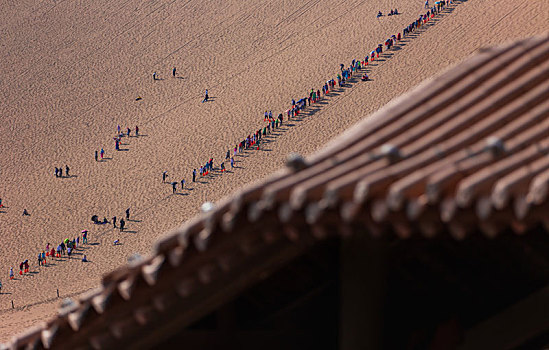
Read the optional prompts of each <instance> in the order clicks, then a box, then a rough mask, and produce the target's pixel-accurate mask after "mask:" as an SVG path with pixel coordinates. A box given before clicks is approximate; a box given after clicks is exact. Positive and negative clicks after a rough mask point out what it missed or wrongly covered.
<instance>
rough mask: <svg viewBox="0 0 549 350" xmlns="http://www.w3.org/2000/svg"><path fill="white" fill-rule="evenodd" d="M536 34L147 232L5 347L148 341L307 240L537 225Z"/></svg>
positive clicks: (547, 91)
mask: <svg viewBox="0 0 549 350" xmlns="http://www.w3.org/2000/svg"><path fill="white" fill-rule="evenodd" d="M547 135H549V37H548V36H547V35H545V36H543V37H535V38H530V39H527V40H523V41H520V42H517V43H513V44H511V45H508V46H504V47H497V48H489V49H484V50H482V51H481V52H479V53H478V54H477V55H475V56H474V57H472V58H470V59H469V60H467V61H466V62H464V63H462V64H460V65H459V66H457V67H455V68H452V69H450V70H449V71H447V72H445V73H444V74H442V75H440V76H438V77H436V78H433V79H429V80H427V81H425V82H423V83H422V84H421V85H419V86H418V87H416V88H415V89H413V90H412V91H411V92H409V93H407V94H406V95H404V96H402V97H400V98H398V99H396V100H394V101H392V102H391V103H389V104H388V105H387V106H386V107H384V108H382V109H381V110H379V111H378V112H376V113H375V114H374V115H372V116H370V117H368V118H366V119H365V120H364V121H362V122H361V123H359V124H358V125H356V126H355V127H353V128H352V129H350V130H348V131H347V132H345V133H344V134H343V135H342V136H341V137H339V138H337V139H335V140H333V141H332V142H331V143H330V144H329V145H328V146H327V147H326V148H325V149H323V150H322V151H320V152H318V153H317V154H315V155H313V156H312V157H310V158H309V159H308V160H306V161H305V160H303V159H301V158H300V157H297V156H296V157H293V158H291V159H289V161H288V167H287V168H285V169H283V170H281V171H279V172H278V173H276V174H274V175H273V176H272V177H271V178H269V179H267V180H265V181H263V182H261V183H258V184H256V185H253V186H251V187H248V188H245V189H243V190H241V191H239V192H237V193H236V194H235V195H234V196H233V197H231V198H228V199H226V200H224V201H222V202H220V203H218V204H216V205H215V206H214V207H213V209H211V210H209V211H207V212H205V213H203V214H202V215H201V216H199V217H197V218H195V219H193V220H191V221H189V222H187V223H186V224H185V225H184V226H183V227H182V228H180V229H178V230H176V232H173V233H172V234H170V235H169V236H167V237H166V238H164V239H162V240H160V241H159V242H158V243H157V244H156V246H155V248H154V252H153V255H152V257H151V258H148V259H146V260H138V261H134V262H132V263H130V264H129V265H127V266H125V267H122V268H120V269H118V270H115V271H113V272H111V273H109V274H107V275H106V276H105V277H104V278H103V283H102V286H101V287H100V288H98V289H97V290H94V291H92V292H90V293H88V294H87V295H84V296H81V297H80V298H79V299H78V300H75V301H72V302H67V303H66V305H65V306H63V307H62V308H61V309H60V313H59V315H58V316H57V317H55V318H53V319H51V320H49V321H48V322H46V323H44V324H41V325H39V326H37V327H35V328H32V329H29V330H28V331H27V332H25V333H24V334H21V335H19V336H17V337H15V338H14V339H13V341H12V342H11V343H10V344H9V346H10V347H11V348H14V349H18V348H24V347H27V346H29V347H35V348H49V347H52V346H54V345H55V346H56V347H58V348H65V347H66V348H73V349H74V348H80V347H86V348H88V347H92V348H96V349H102V348H112V347H114V346H116V345H119V344H124V346H125V347H129V346H131V345H132V344H134V345H136V344H138V345H140V346H146V345H147V344H153V342H154V337H155V329H156V328H155V327H156V326H158V325H161V326H162V328H163V330H164V331H166V330H168V331H169V330H170V329H171V330H174V329H177V327H181V326H182V325H187V324H190V323H191V322H192V321H194V320H196V319H198V318H199V317H201V316H203V315H204V314H205V312H208V310H209V311H211V310H212V309H213V308H215V307H216V306H217V305H220V304H221V303H222V302H223V301H225V300H227V299H229V298H231V297H232V296H234V295H236V294H238V293H239V292H240V291H242V290H243V289H245V288H247V287H248V286H250V285H251V284H253V283H255V282H257V281H258V280H260V279H262V278H264V277H265V276H266V274H268V271H270V270H272V269H275V268H277V266H280V265H281V264H282V263H284V262H285V261H287V260H289V259H291V258H292V257H294V256H296V255H298V254H300V252H301V251H303V250H304V249H306V247H307V246H309V245H311V244H313V243H314V242H315V240H316V239H321V238H324V237H326V236H328V235H330V234H334V233H341V234H343V235H347V234H352V233H353V232H356V230H364V227H366V228H367V230H368V232H370V233H371V234H373V235H380V234H383V233H385V232H395V233H396V234H397V235H398V236H400V237H408V236H410V235H412V234H419V235H424V236H426V237H432V236H436V235H437V234H445V233H446V232H449V233H450V234H452V235H453V236H454V237H455V238H456V239H463V238H464V237H466V236H467V235H468V234H471V233H473V232H475V231H478V229H479V228H480V231H481V232H484V234H486V235H488V236H490V237H493V236H494V235H497V234H498V233H499V232H501V230H503V229H506V230H508V229H512V230H514V231H515V232H517V233H519V234H520V233H523V232H525V231H526V230H527V229H528V228H529V227H532V226H533V225H539V224H540V223H542V224H545V225H548V224H549V219H548V217H547V215H546V213H547V210H548V209H549V204H548V201H547V193H548V190H549V187H548V186H549V185H548V183H549V158H548V157H547V154H548V153H549V138H548V137H547Z"/></svg>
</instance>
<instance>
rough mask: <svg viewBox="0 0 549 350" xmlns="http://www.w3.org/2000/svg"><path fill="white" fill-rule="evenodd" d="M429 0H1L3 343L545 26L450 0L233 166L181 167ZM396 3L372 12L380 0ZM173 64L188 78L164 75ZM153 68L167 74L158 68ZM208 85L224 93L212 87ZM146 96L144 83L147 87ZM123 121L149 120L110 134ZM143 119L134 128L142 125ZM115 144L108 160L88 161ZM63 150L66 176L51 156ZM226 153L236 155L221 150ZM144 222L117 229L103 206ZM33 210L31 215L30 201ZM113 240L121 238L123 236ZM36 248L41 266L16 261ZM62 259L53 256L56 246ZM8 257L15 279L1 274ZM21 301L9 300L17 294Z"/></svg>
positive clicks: (195, 162)
mask: <svg viewBox="0 0 549 350" xmlns="http://www.w3.org/2000/svg"><path fill="white" fill-rule="evenodd" d="M423 3H424V1H423V0H414V1H401V0H379V1H357V0H354V1H353V0H344V1H323V0H310V1H309V0H305V1H300V2H291V1H287V0H273V1H251V0H247V1H235V0H226V1H196V0H189V1H177V0H164V1H161V0H148V1H120V0H109V1H106V0H97V1H63V0H54V1H52V0H49V1H33V0H26V1H17V2H13V1H7V0H0V8H1V9H2V11H1V13H0V16H1V19H2V21H0V23H1V24H0V44H1V47H2V49H1V50H0V67H1V72H2V76H1V78H0V118H1V123H0V135H1V139H2V142H1V143H0V154H1V155H2V156H1V157H0V198H2V200H3V204H4V205H5V206H6V208H3V209H2V211H1V212H0V240H1V241H0V242H1V244H0V281H2V283H3V286H4V288H3V289H2V292H4V293H3V294H1V295H0V309H1V311H0V320H1V321H0V341H7V340H8V339H9V338H10V337H11V336H13V335H14V334H16V333H18V332H20V331H22V330H23V329H25V328H26V327H29V326H31V325H32V324H33V323H35V322H38V321H42V320H45V319H47V317H49V316H51V315H53V314H54V313H55V312H56V308H57V305H58V303H59V301H60V299H58V298H57V296H56V293H57V289H58V290H59V292H60V295H61V298H63V297H67V296H72V295H75V294H77V293H79V292H82V291H86V290H89V289H90V288H93V287H95V286H98V285H99V283H100V278H101V276H102V274H104V273H106V272H108V271H110V270H112V269H113V268H116V267H117V266H120V265H121V264H124V263H125V262H126V261H127V258H128V257H129V256H131V255H132V254H134V253H139V254H142V255H147V254H148V253H149V252H150V250H151V247H152V244H153V243H154V241H155V240H156V239H158V238H159V237H160V236H161V235H163V234H165V233H166V232H168V231H169V230H170V229H173V228H175V227H177V226H179V225H180V224H181V223H183V222H184V221H186V220H187V219H189V218H191V217H192V216H194V215H196V214H197V213H198V212H199V207H200V205H201V204H202V203H203V202H205V201H217V200H219V199H221V198H222V197H224V196H227V195H229V194H230V193H232V192H233V191H235V190H236V189H238V188H240V187H242V186H245V185H246V184H249V183H251V182H253V181H258V180H261V179H262V178H264V177H265V176H268V175H269V174H270V173H272V172H273V171H275V170H276V169H278V168H280V167H282V166H283V164H284V159H285V157H286V156H287V154H288V153H290V152H298V153H301V154H304V155H307V154H311V153H313V152H314V151H316V150H318V149H320V148H321V147H322V146H323V144H325V143H326V142H327V141H328V140H330V139H331V138H333V137H335V136H337V135H338V134H340V133H341V132H342V131H344V130H345V129H347V128H349V127H350V126H351V125H353V124H354V123H356V122H357V121H359V120H361V119H362V118H364V117H366V116H368V115H369V114H370V113H372V112H374V111H375V110H377V109H378V108H380V107H381V106H383V105H384V104H386V103H387V102H388V101H390V100H391V99H392V98H394V97H396V96H398V95H400V94H402V93H404V92H406V91H407V90H408V89H410V88H411V87H413V86H414V85H416V84H417V83H419V82H420V81H422V80H424V79H426V78H428V77H431V76H433V75H435V74H438V73H440V72H441V71H442V70H444V69H446V68H447V67H449V66H452V65H454V64H456V63H459V62H460V61H462V60H463V59H464V58H466V57H468V56H470V55H471V54H472V53H473V52H475V51H476V50H477V49H479V48H480V47H483V46H490V45H497V44H500V43H503V42H507V41H510V40H513V39H517V38H523V37H527V36H531V35H535V34H543V33H545V35H547V34H546V33H547V31H548V29H549V10H548V8H547V6H546V4H544V2H543V1H526V2H517V1H513V0H494V1H490V2H488V1H482V0H468V1H464V2H456V3H454V4H453V5H451V6H450V8H449V10H447V11H445V12H444V13H443V14H442V15H441V16H439V18H438V19H437V20H436V24H435V25H434V26H432V27H429V28H428V29H426V30H425V31H422V32H421V33H420V34H417V35H413V36H411V37H410V38H407V39H406V40H404V41H403V42H402V43H401V44H400V47H398V48H397V49H395V50H393V51H391V52H390V54H389V56H387V57H385V58H384V59H382V60H379V61H375V62H374V64H372V65H370V66H369V70H370V72H369V76H370V77H371V79H372V80H371V81H369V82H359V83H356V84H354V85H353V86H352V88H346V89H342V90H341V91H339V92H338V93H337V94H333V95H332V96H330V97H328V98H326V99H324V100H323V101H322V103H319V104H317V105H315V106H314V108H310V109H309V110H308V111H309V112H308V113H307V114H306V116H305V117H304V118H303V120H302V121H300V122H291V123H290V124H291V125H290V124H287V123H285V125H283V127H282V128H281V129H280V130H278V132H277V134H278V136H276V137H273V138H272V142H270V143H268V144H265V145H264V147H262V148H263V149H262V150H260V151H249V152H247V153H246V154H245V155H243V156H237V157H236V158H235V159H236V160H237V163H236V165H237V166H238V168H236V169H234V171H233V172H230V173H225V174H223V175H217V176H210V177H208V178H204V179H201V183H196V184H191V186H189V187H190V189H188V190H186V191H180V194H178V195H172V194H171V192H172V189H171V186H170V185H169V184H164V183H162V181H161V180H162V176H161V175H162V172H163V171H168V174H169V178H168V181H178V182H179V181H181V180H182V179H185V180H186V182H187V183H190V180H191V177H192V176H191V171H192V169H193V168H197V169H198V167H199V166H200V165H201V164H204V162H206V161H207V160H208V159H209V158H210V157H213V158H214V161H215V164H216V165H218V164H219V161H220V160H221V159H222V158H224V156H225V152H226V151H227V149H229V147H234V145H235V144H236V143H237V142H238V141H240V140H241V139H242V138H244V137H245V136H247V135H248V134H249V133H251V132H253V131H255V130H257V129H258V128H259V127H260V126H263V113H264V111H265V110H272V111H273V114H275V115H278V113H281V112H283V111H285V110H286V109H287V108H288V106H289V104H290V101H291V99H292V98H296V99H297V98H301V97H305V96H306V95H307V92H308V91H309V90H310V89H311V88H315V90H316V89H320V88H321V86H322V84H323V83H324V81H326V80H327V79H330V78H335V76H336V74H337V72H338V69H339V64H340V63H345V64H346V65H348V64H349V63H350V62H351V60H352V59H362V58H363V57H364V56H365V55H366V54H367V53H368V52H369V51H370V50H372V49H373V48H375V46H377V44H378V43H383V42H384V41H385V39H386V38H388V37H389V36H390V35H391V34H396V33H397V32H399V31H402V29H403V28H404V27H405V26H406V25H408V24H409V23H410V22H411V21H413V20H414V19H415V18H417V16H419V15H420V14H422V13H424V10H423ZM391 8H398V10H399V12H401V14H400V15H398V16H391V17H389V16H384V17H382V18H379V19H377V18H376V16H375V14H376V13H377V11H379V10H381V11H382V12H383V13H385V14H386V13H387V12H388V11H389V10H390V9H391ZM173 67H177V77H176V78H174V77H172V76H171V71H172V68H173ZM153 72H157V73H158V75H159V77H160V80H158V81H153V78H152V74H153ZM205 89H208V90H209V93H210V96H211V97H213V101H211V102H208V103H201V100H202V97H203V93H204V90H205ZM137 97H141V98H142V99H141V100H139V101H136V98H137ZM117 125H120V126H121V127H122V129H123V130H125V129H126V127H130V128H132V129H134V128H135V126H136V125H138V126H139V128H140V134H141V136H140V137H138V138H136V137H130V138H123V139H122V142H123V145H122V149H123V150H122V151H118V152H117V151H115V150H114V141H113V137H114V136H115V134H116V127H117ZM132 133H133V131H132ZM101 148H104V149H105V151H106V157H107V158H106V159H105V161H104V162H95V160H94V151H95V150H99V149H101ZM65 165H69V167H70V168H71V175H73V176H72V177H70V178H56V177H55V176H54V167H63V169H64V168H65ZM226 165H227V166H228V163H226ZM126 208H131V217H132V219H134V220H135V221H130V222H128V223H127V230H126V231H125V232H120V231H119V230H117V229H113V228H112V225H110V224H107V225H94V224H93V223H92V222H91V220H90V217H91V216H92V215H93V214H97V215H99V217H100V218H103V217H104V216H105V217H107V218H109V219H110V218H111V217H112V216H117V217H118V218H120V217H123V216H124V211H125V210H126ZM23 209H27V210H28V211H29V213H30V214H31V215H30V216H22V215H21V214H22V212H23ZM82 229H88V230H89V234H90V240H89V241H90V243H93V245H88V246H86V247H85V250H83V251H82V250H81V251H79V254H81V253H84V254H86V255H87V257H88V259H89V260H90V262H89V263H82V262H81V261H80V258H81V255H76V259H75V260H72V261H67V260H66V259H63V261H56V262H53V264H51V265H50V266H48V267H38V266H37V262H36V260H37V259H36V257H37V254H38V252H41V251H42V250H43V249H44V247H45V245H46V243H48V242H50V243H52V244H54V245H55V246H56V245H57V244H58V243H59V242H60V241H61V240H62V239H63V238H65V237H70V238H72V237H76V235H77V234H78V233H79V232H80V231H81V230H82ZM115 239H120V241H121V243H122V244H121V245H119V246H113V244H112V242H113V241H114V240H115ZM24 259H29V260H30V263H31V273H29V274H27V275H25V276H19V275H18V271H19V263H20V262H21V261H23V260H24ZM48 262H50V263H51V262H52V261H48ZM10 266H13V268H14V270H15V272H16V276H17V279H16V280H14V281H10V280H9V279H8V270H9V267H10ZM12 301H13V303H14V306H15V309H12V304H11V303H12Z"/></svg>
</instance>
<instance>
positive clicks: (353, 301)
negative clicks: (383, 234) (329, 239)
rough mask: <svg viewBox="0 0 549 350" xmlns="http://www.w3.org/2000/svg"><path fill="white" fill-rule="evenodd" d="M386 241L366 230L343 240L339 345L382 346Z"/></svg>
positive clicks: (350, 349) (349, 348)
mask: <svg viewBox="0 0 549 350" xmlns="http://www.w3.org/2000/svg"><path fill="white" fill-rule="evenodd" d="M385 248H386V247H384V242H383V241H382V240H376V239H373V238H372V237H371V236H370V235H367V234H364V233H363V234H355V235H352V236H349V237H345V238H343V239H342V240H341V246H340V320H339V322H340V324H339V349H340V350H355V349H370V350H375V349H381V348H382V347H383V343H382V334H383V329H382V325H383V319H382V316H383V299H384V295H385V269H386V264H385V257H386V252H385Z"/></svg>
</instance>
